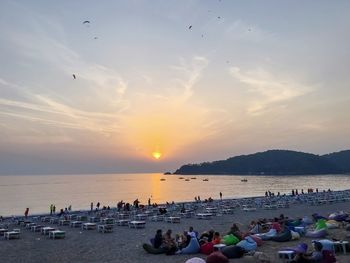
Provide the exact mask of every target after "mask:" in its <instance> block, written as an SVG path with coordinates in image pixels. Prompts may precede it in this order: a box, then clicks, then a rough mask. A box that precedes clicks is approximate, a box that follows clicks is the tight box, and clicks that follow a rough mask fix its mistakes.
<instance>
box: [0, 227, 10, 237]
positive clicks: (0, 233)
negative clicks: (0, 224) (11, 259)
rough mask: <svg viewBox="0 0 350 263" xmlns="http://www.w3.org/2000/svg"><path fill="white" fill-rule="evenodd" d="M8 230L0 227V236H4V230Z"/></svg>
mask: <svg viewBox="0 0 350 263" xmlns="http://www.w3.org/2000/svg"><path fill="white" fill-rule="evenodd" d="M8 231H9V230H8V229H6V228H0V236H4V235H5V233H6V232H8Z"/></svg>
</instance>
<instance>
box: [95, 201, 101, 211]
mask: <svg viewBox="0 0 350 263" xmlns="http://www.w3.org/2000/svg"><path fill="white" fill-rule="evenodd" d="M96 208H97V210H99V209H100V202H97V204H96Z"/></svg>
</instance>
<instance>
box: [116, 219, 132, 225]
mask: <svg viewBox="0 0 350 263" xmlns="http://www.w3.org/2000/svg"><path fill="white" fill-rule="evenodd" d="M129 222H130V220H129V219H120V220H117V225H118V226H128V225H129Z"/></svg>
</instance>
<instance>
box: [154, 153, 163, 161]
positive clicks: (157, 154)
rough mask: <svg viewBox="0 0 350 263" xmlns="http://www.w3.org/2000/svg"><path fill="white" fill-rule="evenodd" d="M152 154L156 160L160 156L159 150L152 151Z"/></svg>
mask: <svg viewBox="0 0 350 263" xmlns="http://www.w3.org/2000/svg"><path fill="white" fill-rule="evenodd" d="M152 156H153V157H154V158H155V159H157V160H158V159H159V158H160V157H161V156H162V154H161V153H160V152H153V153H152Z"/></svg>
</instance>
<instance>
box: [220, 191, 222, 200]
mask: <svg viewBox="0 0 350 263" xmlns="http://www.w3.org/2000/svg"><path fill="white" fill-rule="evenodd" d="M220 200H221V201H222V193H221V192H220Z"/></svg>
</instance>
